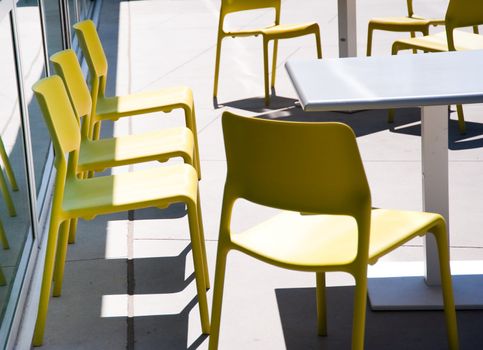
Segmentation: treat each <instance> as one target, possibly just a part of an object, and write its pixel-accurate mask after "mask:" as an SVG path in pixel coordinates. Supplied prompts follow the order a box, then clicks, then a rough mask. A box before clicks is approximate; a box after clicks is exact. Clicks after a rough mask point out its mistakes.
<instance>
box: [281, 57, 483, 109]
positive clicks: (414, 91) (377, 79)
mask: <svg viewBox="0 0 483 350" xmlns="http://www.w3.org/2000/svg"><path fill="white" fill-rule="evenodd" d="M286 68H287V71H288V73H289V76H290V78H291V80H292V83H293V84H294V87H295V90H296V92H297V94H298V97H299V99H300V102H301V104H302V107H303V109H304V110H305V111H328V110H356V109H378V108H390V107H410V106H431V105H449V104H467V103H477V102H483V50H481V51H465V52H445V53H431V54H417V55H398V56H383V57H350V58H337V59H321V60H316V59H312V60H291V61H289V62H288V63H287V64H286Z"/></svg>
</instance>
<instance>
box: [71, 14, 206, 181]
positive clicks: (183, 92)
mask: <svg viewBox="0 0 483 350" xmlns="http://www.w3.org/2000/svg"><path fill="white" fill-rule="evenodd" d="M74 29H75V32H76V35H77V39H78V40H79V45H80V47H81V48H82V52H83V53H84V57H85V58H86V61H87V65H88V66H89V75H90V78H91V97H92V112H91V113H90V115H91V125H90V128H91V135H92V136H93V139H94V140H97V139H98V138H99V134H100V127H101V121H102V120H106V119H108V120H118V119H119V118H122V117H127V116H135V115H139V114H146V113H153V112H166V113H167V112H171V111H172V110H173V109H179V108H181V109H183V110H184V113H185V123H186V126H187V127H188V128H189V129H190V130H191V131H192V133H193V137H194V145H195V149H194V150H195V151H194V162H195V168H196V170H197V171H198V174H199V176H201V171H200V157H199V150H198V134H197V131H196V116H195V107H194V100H193V93H192V91H191V89H190V88H188V87H185V86H179V87H173V88H166V89H161V90H157V91H147V92H140V93H134V94H130V95H127V96H112V97H107V96H105V90H106V82H107V71H108V64H107V58H106V55H105V53H104V49H103V47H102V43H101V40H100V38H99V35H98V34H97V30H96V26H95V24H94V22H92V21H91V20H85V21H82V22H79V23H76V24H75V25H74Z"/></svg>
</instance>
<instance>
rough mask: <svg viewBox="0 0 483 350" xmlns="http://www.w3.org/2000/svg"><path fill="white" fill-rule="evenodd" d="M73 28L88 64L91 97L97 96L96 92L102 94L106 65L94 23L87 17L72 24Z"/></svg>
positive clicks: (103, 91)
mask: <svg viewBox="0 0 483 350" xmlns="http://www.w3.org/2000/svg"><path fill="white" fill-rule="evenodd" d="M74 29H75V32H76V35H77V39H78V40H79V45H80V47H81V49H82V52H83V53H84V57H85V58H86V61H87V65H88V66H89V74H90V76H91V79H92V89H93V91H92V98H93V99H94V98H97V95H98V94H100V95H101V96H104V93H105V87H106V79H107V69H108V66H107V58H106V54H105V53H104V48H103V47H102V43H101V39H100V38H99V35H98V34H97V29H96V25H95V24H94V22H93V21H91V20H90V19H88V20H85V21H82V22H78V23H76V24H74ZM96 86H97V88H96ZM95 90H97V91H95Z"/></svg>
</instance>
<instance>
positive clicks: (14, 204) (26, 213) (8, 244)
mask: <svg viewBox="0 0 483 350" xmlns="http://www.w3.org/2000/svg"><path fill="white" fill-rule="evenodd" d="M10 28H11V27H10V18H9V16H5V17H3V18H2V19H1V20H0V52H1V53H2V55H0V82H1V83H0V106H1V108H0V156H1V157H0V165H1V166H0V189H1V191H0V220H1V222H2V226H1V227H0V320H1V321H2V326H1V329H2V332H1V333H2V334H5V330H6V329H9V328H10V324H11V317H10V314H9V317H5V310H6V307H7V305H12V303H13V305H15V304H16V302H17V300H18V295H19V288H18V287H13V286H14V280H15V279H16V277H19V278H23V273H24V272H25V270H24V269H18V266H19V262H20V258H21V256H22V252H24V248H25V245H26V243H25V242H26V240H27V239H29V245H28V247H27V248H28V250H27V252H30V249H31V246H32V245H31V243H32V239H31V238H32V236H31V235H29V232H30V229H31V220H30V205H29V203H30V201H29V195H28V186H27V179H26V169H25V164H26V162H25V150H24V141H23V138H22V129H21V128H22V126H21V117H20V110H19V99H18V86H17V79H16V65H15V59H14V46H13V43H12V36H11V30H10ZM3 151H5V152H3ZM9 175H10V176H9ZM17 273H18V274H20V273H21V274H22V275H21V276H20V275H19V276H17ZM17 280H18V279H17ZM4 340H5V339H0V342H3V341H4ZM0 347H2V348H3V345H2V344H1V343H0Z"/></svg>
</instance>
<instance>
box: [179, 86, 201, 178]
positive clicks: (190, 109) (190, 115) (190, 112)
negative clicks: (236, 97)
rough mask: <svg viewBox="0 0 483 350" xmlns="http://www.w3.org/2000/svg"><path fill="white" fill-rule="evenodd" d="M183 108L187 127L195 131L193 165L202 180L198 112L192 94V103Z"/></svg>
mask: <svg viewBox="0 0 483 350" xmlns="http://www.w3.org/2000/svg"><path fill="white" fill-rule="evenodd" d="M190 92H191V91H190ZM191 93H192V92H191ZM182 108H183V110H184V116H185V117H184V118H185V124H186V127H187V128H188V129H190V130H191V132H192V133H193V141H194V146H195V149H194V154H193V158H194V159H193V167H194V168H195V169H196V172H197V173H198V180H201V164H200V150H199V147H198V130H197V128H196V113H195V106H194V99H193V96H191V104H190V105H188V104H184V105H183V107H182Z"/></svg>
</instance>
